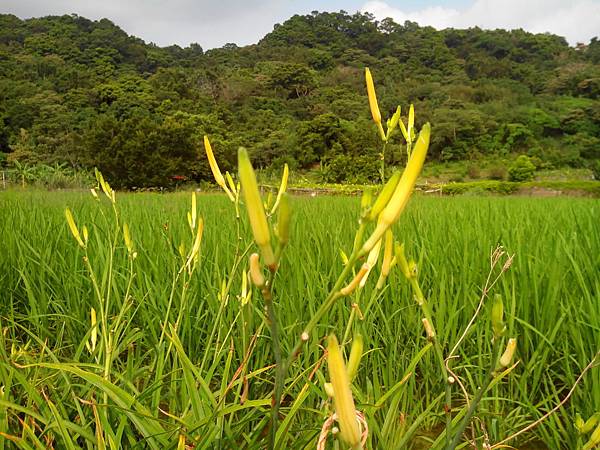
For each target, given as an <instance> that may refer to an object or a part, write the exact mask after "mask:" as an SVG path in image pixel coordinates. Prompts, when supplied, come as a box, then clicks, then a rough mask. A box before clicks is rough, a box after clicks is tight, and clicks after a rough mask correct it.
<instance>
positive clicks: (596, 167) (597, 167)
mask: <svg viewBox="0 0 600 450" xmlns="http://www.w3.org/2000/svg"><path fill="white" fill-rule="evenodd" d="M590 169H592V178H593V179H594V180H598V181H600V159H596V160H594V161H592V162H591V164H590Z"/></svg>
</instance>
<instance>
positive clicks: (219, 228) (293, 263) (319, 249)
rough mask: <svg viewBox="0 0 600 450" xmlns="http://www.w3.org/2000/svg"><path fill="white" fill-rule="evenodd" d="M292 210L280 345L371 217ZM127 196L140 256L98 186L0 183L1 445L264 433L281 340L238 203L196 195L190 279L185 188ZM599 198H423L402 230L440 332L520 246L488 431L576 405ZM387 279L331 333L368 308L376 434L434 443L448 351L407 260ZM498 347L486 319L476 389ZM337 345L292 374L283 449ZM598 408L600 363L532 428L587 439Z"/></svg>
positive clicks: (569, 442)
mask: <svg viewBox="0 0 600 450" xmlns="http://www.w3.org/2000/svg"><path fill="white" fill-rule="evenodd" d="M292 205H293V210H294V221H293V223H292V230H291V239H290V243H289V246H288V248H287V249H286V252H285V257H284V259H283V260H282V263H281V268H280V270H279V271H278V273H277V280H276V284H275V289H276V292H275V294H276V295H275V299H276V304H275V309H276V314H277V315H278V317H279V321H280V324H281V325H282V326H283V328H282V329H281V330H280V335H281V336H280V338H281V345H282V347H283V348H282V350H283V353H284V354H287V353H288V352H289V351H290V350H291V348H292V347H293V346H294V343H295V340H296V338H297V336H298V334H299V333H300V332H301V331H302V329H303V325H304V324H305V323H306V322H307V321H308V319H309V318H310V317H311V316H312V314H313V313H314V312H315V311H316V309H317V308H318V307H319V305H320V304H321V302H322V301H323V299H324V298H325V296H326V295H327V294H328V292H329V290H330V289H331V286H332V283H333V282H334V281H335V279H336V276H337V274H338V273H339V272H340V270H341V268H342V259H341V257H340V249H348V248H351V247H352V240H353V234H352V231H353V230H354V229H355V228H356V222H357V220H358V218H359V217H358V215H359V205H358V200H357V199H354V198H339V197H337V198H328V197H322V198H321V197H317V198H303V197H296V198H293V199H292ZM65 207H69V208H70V209H71V211H73V214H74V215H75V217H76V221H77V223H78V224H81V225H83V224H87V226H88V228H89V231H90V242H89V244H88V254H89V259H90V263H91V264H92V266H93V267H95V268H98V272H97V274H98V280H99V284H100V285H101V286H102V288H103V289H104V290H105V292H110V293H111V298H112V299H113V303H112V306H111V308H112V309H111V310H110V311H109V315H110V317H111V318H114V317H116V316H118V314H119V313H121V312H122V311H124V320H123V326H122V327H121V328H120V329H119V330H118V336H117V338H116V340H117V342H118V346H117V348H116V352H115V359H114V362H113V363H112V370H111V374H110V376H109V377H107V378H106V377H102V376H101V375H102V370H101V369H102V363H101V361H99V360H98V356H99V355H98V351H97V352H96V353H94V352H90V351H89V350H88V349H87V348H86V343H88V344H89V343H90V339H91V336H92V334H93V330H94V327H93V326H92V325H91V319H90V310H91V308H92V307H94V305H95V304H96V300H95V295H96V294H95V293H94V287H93V285H92V284H91V283H90V281H89V277H88V276H87V275H86V266H85V264H84V261H83V259H82V252H81V251H80V249H78V248H77V245H76V244H75V243H74V241H73V239H72V236H70V233H69V230H68V228H67V226H66V224H65V220H64V214H63V212H64V209H65ZM118 209H119V215H120V217H121V218H122V220H123V221H125V222H127V224H128V225H129V229H130V231H131V236H132V238H133V241H134V246H135V249H136V251H137V258H136V260H135V263H134V264H133V265H130V263H131V261H130V258H129V256H128V251H127V249H126V248H125V245H124V244H123V243H122V241H119V243H118V245H117V246H116V248H115V249H114V251H111V249H110V247H109V246H107V245H106V243H107V242H110V241H111V239H110V237H111V236H112V234H111V233H113V231H114V230H113V228H112V225H111V222H110V220H109V221H108V222H107V223H105V222H104V219H103V215H102V214H105V215H106V216H107V217H110V206H109V205H107V204H102V205H97V204H94V202H93V201H92V200H91V198H90V196H89V194H78V193H52V194H48V193H36V192H4V193H2V194H0V211H2V214H0V232H1V236H2V238H1V239H0V326H1V331H2V333H1V334H0V339H1V341H2V344H1V345H0V388H2V389H1V390H0V449H1V448H12V447H11V446H15V445H16V446H18V447H22V448H28V447H29V448H36V447H37V448H46V447H48V446H52V445H53V446H55V447H56V448H79V447H85V448H96V447H100V448H101V447H102V446H103V445H105V446H106V447H107V448H118V447H119V446H124V447H131V448H135V447H137V448H144V447H154V448H185V446H186V445H191V444H192V443H194V445H196V446H197V448H237V447H243V448H261V447H264V445H265V444H264V443H265V442H266V436H267V435H268V434H269V423H270V422H269V412H270V409H271V393H272V390H273V386H272V384H271V383H272V381H271V380H272V379H273V376H272V373H273V370H274V369H273V367H272V357H271V350H270V349H271V342H270V337H269V336H270V335H269V333H268V332H267V327H266V325H265V323H266V322H265V312H264V311H263V304H262V301H261V299H260V297H259V296H258V295H256V293H255V294H254V298H252V299H250V301H249V302H247V303H245V301H243V300H245V299H244V298H243V296H242V291H243V287H242V285H241V281H240V280H241V279H242V277H241V276H237V277H230V274H231V273H232V270H238V271H241V270H244V267H240V268H237V269H235V267H234V264H235V258H234V253H235V248H236V246H237V245H238V242H237V240H238V238H237V236H238V234H237V232H236V226H237V225H236V219H235V216H234V214H232V206H231V203H230V202H229V201H228V200H227V198H226V197H225V196H221V195H201V196H199V197H198V209H199V215H200V216H202V217H203V218H204V221H205V224H204V229H205V232H204V237H203V243H202V249H201V257H200V261H199V266H198V268H197V270H196V272H195V273H194V274H193V276H192V277H190V279H189V280H188V282H187V283H186V285H185V286H184V285H183V284H177V283H178V281H177V280H175V279H174V273H176V272H177V270H178V267H179V266H180V264H181V257H180V255H179V253H178V250H177V248H178V246H179V245H180V243H181V242H184V243H186V246H187V248H189V247H190V245H191V243H190V241H191V238H190V230H189V227H188V224H187V221H186V218H185V217H186V213H187V211H188V210H189V195H187V194H168V195H159V194H128V195H125V194H124V195H121V196H120V199H119V201H118ZM599 213H600V202H598V201H596V200H591V199H570V198H553V199H526V198H510V199H509V198H507V199H504V198H443V199H440V198H427V197H417V198H416V199H414V201H413V202H412V203H411V204H410V205H409V206H408V208H407V211H406V213H405V214H404V215H403V216H402V218H401V219H400V222H399V223H398V224H397V225H395V227H394V232H395V235H396V236H397V237H398V239H399V240H402V241H404V242H405V243H406V244H407V249H408V250H407V251H408V252H409V253H410V255H409V256H411V257H412V258H414V259H415V260H417V262H418V265H419V272H420V274H421V275H420V282H421V286H422V288H423V291H424V293H425V295H426V297H427V298H428V299H429V301H430V303H431V306H432V308H433V316H434V317H433V319H434V322H435V324H436V326H437V327H438V330H439V331H441V332H442V334H441V335H440V336H438V338H439V339H440V342H441V343H442V345H443V346H447V345H449V344H450V343H453V342H456V340H457V339H458V338H459V336H460V334H461V333H462V330H464V328H465V326H466V325H467V322H468V321H469V319H470V318H471V316H472V314H473V311H474V310H475V308H476V306H477V303H478V301H479V297H480V295H481V287H482V285H483V283H484V281H485V279H486V277H487V274H488V271H489V256H490V253H491V251H492V250H493V248H495V247H496V245H497V244H500V245H502V246H503V247H504V248H505V249H506V250H507V251H508V252H509V253H510V254H513V253H514V254H515V255H516V256H515V259H514V263H513V266H512V268H511V269H510V271H509V272H507V274H506V275H505V276H503V277H502V278H501V279H500V281H499V283H498V285H497V286H496V287H495V289H494V292H495V293H499V294H501V295H502V297H503V299H504V304H505V310H506V314H507V322H508V327H509V328H510V329H511V330H512V334H513V335H517V336H518V342H519V344H518V350H517V357H518V358H519V359H520V360H521V363H520V364H519V365H518V366H517V368H516V369H515V370H514V371H513V372H512V373H511V375H510V377H508V378H506V379H504V380H503V381H502V382H501V383H499V384H498V385H496V386H494V387H493V389H492V390H491V391H489V392H488V393H487V394H486V396H485V398H484V399H483V401H482V404H481V408H480V411H479V413H478V415H479V417H480V418H481V419H482V423H485V424H486V425H487V426H486V428H485V430H484V431H485V433H487V436H488V437H489V441H490V442H492V443H493V442H498V441H500V440H501V439H503V438H504V437H506V436H508V435H510V434H511V433H513V432H515V431H517V430H519V429H521V428H522V427H523V426H525V425H527V424H528V423H531V422H532V421H533V420H536V419H538V418H540V417H541V416H542V415H543V414H544V413H546V412H547V411H549V410H550V409H552V408H553V407H554V406H555V405H556V404H557V403H558V402H560V401H561V399H562V398H563V397H564V396H565V395H566V393H567V391H568V390H569V388H570V387H571V386H572V385H573V383H574V382H575V379H576V378H577V376H578V375H579V373H580V371H581V370H582V368H583V367H584V366H585V365H586V364H587V363H588V362H589V360H590V359H591V358H592V357H593V355H594V354H595V353H596V352H597V350H598V342H600V325H599V324H600V298H599V297H600V277H599V276H598V274H599V273H600V232H599V231H598V227H597V223H596V222H597V220H598V217H599V216H600V214H599ZM242 227H244V232H243V233H241V236H250V235H251V233H250V230H249V225H248V224H247V223H245V222H244V221H242ZM249 244H250V241H249V240H248V241H247V242H246V241H244V242H242V243H241V245H240V248H241V249H242V250H243V249H245V248H246V247H247V246H248V245H249ZM111 258H112V267H113V274H112V275H110V274H109V273H108V272H107V269H106V268H107V267H109V266H110V264H109V262H110V260H111ZM240 273H241V272H240ZM131 276H133V278H132V281H131V285H130V288H129V290H128V284H129V279H130V277H131ZM372 278H373V279H370V280H369V281H368V283H367V286H366V287H365V289H363V290H361V291H359V292H358V293H357V294H356V295H355V296H354V297H351V298H347V299H345V300H342V301H339V302H338V303H337V304H336V305H335V306H334V308H333V309H332V310H331V311H330V312H329V313H328V314H327V317H325V318H324V320H322V321H321V322H320V324H319V325H318V326H317V329H316V334H317V335H318V336H322V337H325V336H327V335H328V334H329V333H331V332H335V334H336V335H337V336H340V337H343V336H344V335H346V334H347V333H346V324H347V323H348V319H349V317H350V314H352V310H353V307H352V303H356V305H357V307H358V309H356V308H355V311H359V313H355V314H356V318H355V319H354V320H355V324H356V327H357V329H358V330H359V331H360V332H361V334H362V335H363V336H364V338H365V349H366V352H367V354H366V355H365V356H364V358H363V361H362V363H361V366H360V369H359V372H358V375H357V378H356V381H355V382H354V386H355V387H354V396H355V399H356V402H357V405H358V407H359V408H360V409H361V410H363V411H364V412H365V415H366V416H367V421H368V422H369V426H370V428H371V431H370V435H369V442H368V444H367V446H368V447H369V448H407V447H414V448H418V447H419V446H423V447H428V446H429V445H430V443H431V441H432V440H433V439H435V436H436V435H437V433H438V432H439V430H440V427H441V426H443V422H444V411H443V409H442V405H443V399H442V396H443V387H440V379H439V369H438V367H437V365H436V361H435V358H434V353H433V352H432V351H429V348H430V344H429V343H428V341H427V339H426V336H425V335H424V332H423V328H422V324H421V320H420V317H421V316H420V312H419V310H418V307H417V305H416V304H415V302H414V301H412V293H411V291H410V287H409V285H408V284H407V283H406V280H404V278H403V276H402V274H401V273H399V271H398V269H394V270H393V271H392V273H391V275H390V281H389V287H387V288H385V289H384V290H383V291H375V289H374V284H375V283H376V277H372ZM228 283H229V284H228ZM174 285H175V286H176V289H175V290H173V286H174ZM183 289H185V290H186V292H187V293H186V294H185V296H184V295H182V294H181V293H182V292H183V291H182V290H183ZM173 292H174V294H173ZM169 304H171V305H172V306H171V309H170V310H169ZM167 315H170V317H171V318H172V320H171V322H173V321H174V318H175V317H177V316H178V315H179V316H180V323H179V326H178V328H177V330H173V329H171V328H169V327H165V328H163V326H162V325H163V323H166V321H165V318H166V317H167ZM360 317H364V318H365V320H360ZM482 317H484V319H483V320H484V322H485V321H487V320H488V319H487V318H486V317H487V315H486V314H484V315H483V316H482ZM322 345H324V342H323V343H322ZM491 351H492V348H491V330H490V327H489V326H481V327H478V328H477V329H476V330H475V331H474V332H472V333H470V334H469V335H468V336H467V339H466V341H465V343H464V344H463V345H462V346H461V349H460V353H459V356H460V358H459V359H457V360H456V361H455V362H454V366H453V367H454V370H455V371H456V372H457V373H458V375H459V376H460V377H461V379H462V381H463V383H465V385H466V387H467V389H468V390H469V392H474V391H475V390H476V389H477V387H478V386H480V385H481V383H482V382H483V378H482V377H483V376H484V375H485V374H484V373H483V371H482V370H481V367H486V364H487V363H486V361H487V360H489V358H490V353H491ZM323 355H324V351H323V347H322V346H319V345H310V346H307V347H305V349H304V351H303V353H302V354H301V355H300V357H299V359H298V361H297V362H296V363H295V364H293V365H292V366H291V367H290V368H289V370H288V373H287V379H286V384H285V389H286V390H285V392H284V400H283V404H282V408H281V409H282V415H281V418H282V421H281V424H280V427H281V428H280V431H279V432H278V437H277V438H278V440H277V444H278V446H279V448H289V447H293V448H314V446H315V445H316V439H317V436H318V434H319V432H320V429H321V425H322V423H323V421H324V420H325V419H326V418H327V417H328V415H329V411H327V408H326V407H324V406H325V405H327V404H328V403H327V402H326V400H327V395H326V393H325V391H324V389H323V382H324V381H325V375H324V374H325V370H324V369H323V365H324V364H325V361H324V359H323ZM460 401H461V400H460V396H458V395H456V398H455V402H456V404H457V406H462V405H461V404H460ZM598 409H600V371H599V370H598V369H593V370H591V371H590V372H589V373H588V374H587V375H586V377H585V378H584V380H583V382H582V384H581V385H580V386H579V387H578V388H577V390H576V391H575V393H574V395H573V397H572V398H571V399H570V401H569V403H568V404H567V405H566V406H565V407H564V408H562V409H561V410H559V411H558V412H557V413H556V414H553V415H552V416H550V418H549V419H548V420H546V421H544V422H542V424H541V425H540V426H538V427H536V428H534V429H533V430H532V431H531V432H529V433H526V434H524V435H522V436H520V437H519V441H518V442H517V443H521V444H522V443H524V442H526V441H530V440H535V441H536V442H538V443H543V444H545V445H546V446H547V447H548V448H573V447H575V446H576V445H577V433H576V431H575V428H574V426H573V421H574V417H575V413H580V414H581V415H582V416H584V417H587V416H591V415H592V414H593V413H595V412H597V410H598ZM478 431H481V430H478ZM513 444H514V443H513Z"/></svg>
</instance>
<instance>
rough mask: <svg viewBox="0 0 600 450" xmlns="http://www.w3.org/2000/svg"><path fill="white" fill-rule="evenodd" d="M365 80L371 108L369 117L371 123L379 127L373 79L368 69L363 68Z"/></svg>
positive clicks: (379, 115)
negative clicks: (371, 120)
mask: <svg viewBox="0 0 600 450" xmlns="http://www.w3.org/2000/svg"><path fill="white" fill-rule="evenodd" d="M365 80H366V82H367V95H368V96H369V107H370V108H371V115H372V116H373V122H375V123H376V124H377V125H381V112H380V111H379V106H378V105H377V96H376V95H375V84H374V83H373V77H372V76H371V71H370V70H369V68H368V67H366V68H365Z"/></svg>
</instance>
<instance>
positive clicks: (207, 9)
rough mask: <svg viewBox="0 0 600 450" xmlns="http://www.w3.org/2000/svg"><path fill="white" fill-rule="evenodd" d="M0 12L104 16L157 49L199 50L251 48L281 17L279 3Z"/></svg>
mask: <svg viewBox="0 0 600 450" xmlns="http://www.w3.org/2000/svg"><path fill="white" fill-rule="evenodd" d="M0 3H1V4H0V13H10V14H15V15H17V16H19V17H21V18H28V17H40V16H44V15H61V14H72V13H75V14H78V15H80V16H83V17H86V18H88V19H100V18H103V17H106V18H108V19H110V20H112V21H113V22H114V23H116V24H117V25H118V26H120V27H121V28H122V29H123V30H124V31H125V32H127V33H128V34H132V35H134V36H137V37H141V38H142V39H144V40H146V41H147V42H150V41H151V42H155V43H156V44H159V45H163V46H164V45H171V44H179V45H181V46H187V45H188V44H190V43H191V42H197V43H199V44H200V45H201V46H202V47H203V48H204V49H208V48H214V47H220V46H222V45H223V44H225V43H227V42H235V43H237V44H239V45H246V44H250V43H255V42H257V41H258V40H259V39H261V38H262V37H263V36H264V35H265V34H266V33H268V32H270V31H271V30H272V29H273V24H274V23H275V22H277V21H279V20H281V19H282V18H283V19H284V18H285V17H286V15H287V14H286V13H285V11H284V8H283V6H284V5H283V3H282V2H280V1H279V0H243V1H242V0H219V1H212V0H171V1H169V2H161V1H160V0H126V1H123V0H103V1H101V2H98V1H89V2H85V1H81V0H2V1H1V2H0Z"/></svg>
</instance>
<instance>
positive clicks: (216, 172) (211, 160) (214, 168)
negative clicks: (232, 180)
mask: <svg viewBox="0 0 600 450" xmlns="http://www.w3.org/2000/svg"><path fill="white" fill-rule="evenodd" d="M204 150H205V151H206V157H207V158H208V164H209V165H210V170H211V172H212V174H213V177H215V181H216V182H217V184H218V185H219V186H221V187H222V188H224V187H226V186H225V178H224V177H223V174H222V173H221V169H219V165H218V164H217V160H216V159H215V154H214V153H213V149H212V146H211V145H210V141H209V140H208V136H206V135H204Z"/></svg>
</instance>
